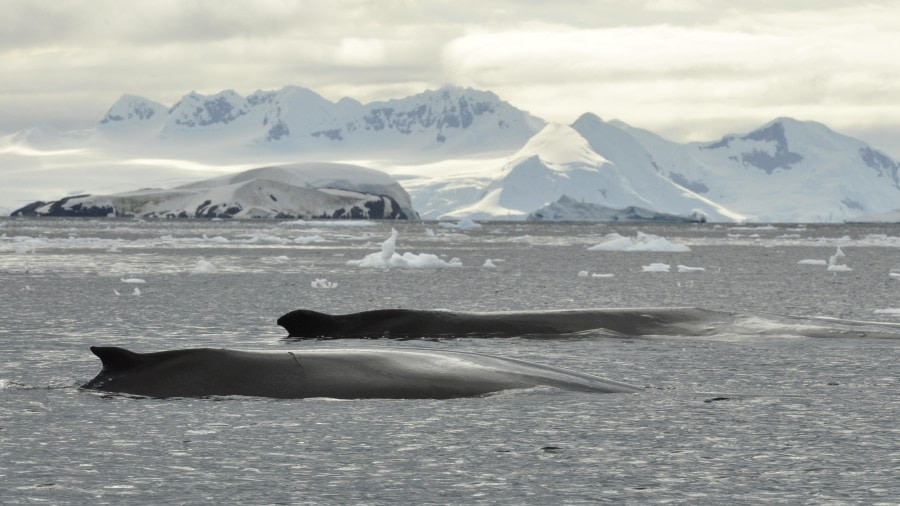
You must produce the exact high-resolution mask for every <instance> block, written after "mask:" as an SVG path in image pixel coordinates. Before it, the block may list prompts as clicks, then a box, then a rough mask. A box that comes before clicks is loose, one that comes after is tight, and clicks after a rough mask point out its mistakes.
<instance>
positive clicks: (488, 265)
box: [482, 258, 497, 269]
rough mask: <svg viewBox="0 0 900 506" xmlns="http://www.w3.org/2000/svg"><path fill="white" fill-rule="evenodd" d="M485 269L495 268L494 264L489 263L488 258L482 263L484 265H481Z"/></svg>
mask: <svg viewBox="0 0 900 506" xmlns="http://www.w3.org/2000/svg"><path fill="white" fill-rule="evenodd" d="M482 267H484V268H485V269H496V268H497V266H496V265H494V262H492V261H491V259H490V258H488V259H487V260H485V261H484V265H482Z"/></svg>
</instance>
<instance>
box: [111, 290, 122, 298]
mask: <svg viewBox="0 0 900 506" xmlns="http://www.w3.org/2000/svg"><path fill="white" fill-rule="evenodd" d="M113 293H114V294H116V297H118V296H120V295H122V294H121V293H119V291H118V290H116V289H115V288H113Z"/></svg>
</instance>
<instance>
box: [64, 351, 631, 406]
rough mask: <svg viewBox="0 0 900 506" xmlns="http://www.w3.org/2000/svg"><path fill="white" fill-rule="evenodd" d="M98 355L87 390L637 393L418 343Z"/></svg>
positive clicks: (434, 395)
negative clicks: (533, 389)
mask: <svg viewBox="0 0 900 506" xmlns="http://www.w3.org/2000/svg"><path fill="white" fill-rule="evenodd" d="M94 353H95V354H97V356H98V357H100V358H101V360H102V361H103V369H102V370H101V371H100V373H99V374H98V375H97V376H96V377H95V378H94V379H92V380H90V381H89V382H87V383H86V384H84V385H83V386H82V387H83V388H85V389H90V390H99V391H104V392H115V393H124V394H131V395H140V396H147V397H160V398H164V397H209V396H227V395H245V396H257V397H275V398H308V397H331V398H338V399H363V398H387V399H447V398H454V397H470V396H476V395H483V394H487V393H491V392H498V391H501V390H508V389H513V388H531V387H536V386H551V387H557V388H561V389H566V390H579V391H589V392H599V393H612V392H635V391H637V388H635V387H632V386H630V385H625V384H622V383H617V382H612V381H609V380H605V379H603V378H598V377H596V376H591V375H586V374H580V373H575V372H572V371H566V370H564V369H558V368H553V367H549V366H543V365H540V364H532V363H530V362H523V361H519V360H511V359H505V358H501V357H492V356H489V355H481V354H477V353H466V352H451V351H442V352H435V351H431V350H423V349H416V348H409V349H342V350H305V351H297V352H252V351H241V350H223V349H210V348H197V349H187V350H171V351H163V352H157V353H134V352H131V351H128V350H124V349H121V348H100V347H98V348H97V349H96V350H94Z"/></svg>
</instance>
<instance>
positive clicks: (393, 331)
mask: <svg viewBox="0 0 900 506" xmlns="http://www.w3.org/2000/svg"><path fill="white" fill-rule="evenodd" d="M734 318H735V316H734V315H733V314H731V313H725V312H720V311H709V310H706V309H699V308H690V307H688V308H637V309H568V310H559V311H504V312H494V313H475V312H460V311H442V310H436V311H429V310H419V309H375V310H372V311H363V312H360V313H351V314H337V315H330V314H326V313H320V312H318V311H311V310H308V309H298V310H296V311H291V312H290V313H287V314H285V315H283V316H282V317H280V318H278V325H281V326H282V327H284V328H285V329H286V330H287V331H288V337H292V338H301V339H302V338H332V339H344V338H369V339H375V338H382V337H389V338H401V339H403V338H419V337H463V336H465V337H514V336H525V337H527V336H536V337H543V338H551V337H555V336H568V337H572V336H574V334H575V333H579V332H584V331H589V330H598V331H603V332H605V333H606V334H607V335H608V334H610V333H611V334H613V335H623V336H645V335H679V336H685V335H686V336H703V335H710V334H711V333H713V332H715V331H716V328H717V326H718V325H723V324H730V323H732V322H733V321H734Z"/></svg>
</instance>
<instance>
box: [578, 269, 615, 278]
mask: <svg viewBox="0 0 900 506" xmlns="http://www.w3.org/2000/svg"><path fill="white" fill-rule="evenodd" d="M613 276H615V274H603V273H599V272H589V271H579V272H578V277H579V278H587V277H591V278H611V277H613Z"/></svg>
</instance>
